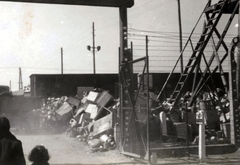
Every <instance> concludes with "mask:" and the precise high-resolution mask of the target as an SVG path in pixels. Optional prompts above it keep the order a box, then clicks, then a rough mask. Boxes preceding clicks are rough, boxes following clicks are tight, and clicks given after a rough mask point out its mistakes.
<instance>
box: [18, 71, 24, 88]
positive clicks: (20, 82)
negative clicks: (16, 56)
mask: <svg viewBox="0 0 240 165" xmlns="http://www.w3.org/2000/svg"><path fill="white" fill-rule="evenodd" d="M21 89H23V82H22V70H21V68H19V87H18V90H21Z"/></svg>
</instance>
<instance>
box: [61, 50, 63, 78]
mask: <svg viewBox="0 0 240 165" xmlns="http://www.w3.org/2000/svg"><path fill="white" fill-rule="evenodd" d="M61 73H62V74H63V48H61Z"/></svg>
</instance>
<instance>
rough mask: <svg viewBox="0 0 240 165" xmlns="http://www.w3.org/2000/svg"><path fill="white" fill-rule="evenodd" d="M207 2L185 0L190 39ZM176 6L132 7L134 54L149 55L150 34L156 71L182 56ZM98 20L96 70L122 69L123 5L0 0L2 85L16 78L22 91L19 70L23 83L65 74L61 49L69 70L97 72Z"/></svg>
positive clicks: (159, 2) (148, 1) (138, 1)
mask: <svg viewBox="0 0 240 165" xmlns="http://www.w3.org/2000/svg"><path fill="white" fill-rule="evenodd" d="M206 2H207V0H181V14H182V15H181V16H182V29H183V36H184V37H185V38H186V37H187V36H188V35H189V34H190V32H191V30H192V28H193V27H194V25H195V23H196V22H197V19H198V17H199V16H200V14H201V12H202V11H203V8H204V6H205V5H206ZM213 2H215V1H213ZM177 5H178V4H177V0H135V5H134V6H133V7H132V8H130V9H128V28H129V35H128V37H129V43H131V42H132V43H133V45H134V50H133V51H134V58H138V57H141V56H144V55H145V46H144V45H145V40H144V39H145V36H146V35H149V38H150V39H149V45H150V46H152V47H151V48H152V49H150V52H149V56H150V71H151V72H169V71H170V70H171V67H172V66H173V61H175V59H176V58H177V57H178V51H179V37H178V33H179V26H178V10H177ZM93 22H94V24H95V39H96V40H95V45H96V46H101V50H100V51H99V52H96V73H117V72H118V47H119V10H118V8H109V7H88V6H70V5H52V4H30V3H12V2H0V75H1V79H0V85H9V84H10V81H11V87H12V90H13V91H14V90H18V83H19V68H21V70H22V80H23V86H26V85H29V84H30V79H29V76H30V75H31V74H60V73H61V47H62V48H63V59H64V60H63V61H64V62H63V63H64V64H63V72H64V74H67V73H74V74H79V73H93V56H92V52H90V51H88V50H87V45H91V46H92V23H93ZM236 23H237V18H236V19H234V22H233V23H232V24H233V26H231V27H230V29H229V32H228V33H229V34H230V37H229V38H226V40H227V41H226V42H227V45H229V41H230V40H231V37H232V36H234V35H237V28H236V27H235V26H234V25H235V24H236ZM201 27H202V25H201ZM184 41H186V39H185V40H184Z"/></svg>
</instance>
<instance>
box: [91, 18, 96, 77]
mask: <svg viewBox="0 0 240 165" xmlns="http://www.w3.org/2000/svg"><path fill="white" fill-rule="evenodd" d="M92 30H93V32H92V34H93V74H95V73H96V67H95V49H94V48H95V33H94V31H95V29H94V22H93V25H92Z"/></svg>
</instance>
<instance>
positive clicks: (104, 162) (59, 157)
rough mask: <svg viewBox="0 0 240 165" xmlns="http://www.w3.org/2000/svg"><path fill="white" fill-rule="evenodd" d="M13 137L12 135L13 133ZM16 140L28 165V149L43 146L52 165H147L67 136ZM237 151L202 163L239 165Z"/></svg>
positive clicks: (171, 164) (180, 161) (177, 161)
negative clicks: (21, 145) (98, 149)
mask: <svg viewBox="0 0 240 165" xmlns="http://www.w3.org/2000/svg"><path fill="white" fill-rule="evenodd" d="M13 133H14V132H13ZM15 135H16V137H17V138H18V139H19V140H21V141H22V143H23V150H24V154H25V157H26V161H27V165H30V164H31V162H29V161H28V160H27V156H28V154H29V152H30V151H31V149H32V148H33V147H34V146H35V145H37V144H43V145H44V146H45V147H46V148H48V151H49V153H50V156H51V159H50V161H49V163H50V164H51V165H98V164H99V165H131V164H135V165H140V164H150V163H149V162H146V161H139V160H135V159H133V158H131V157H128V156H125V155H122V154H120V152H119V150H118V149H115V150H109V151H105V152H92V151H91V150H90V149H89V147H88V145H87V144H86V143H85V142H83V141H79V140H77V139H76V138H71V137H70V136H69V135H67V134H51V135H22V134H17V133H15ZM199 162H200V161H199V158H198V155H190V156H189V157H180V158H173V157H172V158H158V163H157V164H161V165H189V164H193V165H195V164H199ZM239 162H240V150H238V151H237V152H235V153H231V154H223V155H208V156H207V158H206V161H205V163H201V164H220V165H222V164H223V165H239Z"/></svg>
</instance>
